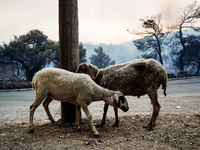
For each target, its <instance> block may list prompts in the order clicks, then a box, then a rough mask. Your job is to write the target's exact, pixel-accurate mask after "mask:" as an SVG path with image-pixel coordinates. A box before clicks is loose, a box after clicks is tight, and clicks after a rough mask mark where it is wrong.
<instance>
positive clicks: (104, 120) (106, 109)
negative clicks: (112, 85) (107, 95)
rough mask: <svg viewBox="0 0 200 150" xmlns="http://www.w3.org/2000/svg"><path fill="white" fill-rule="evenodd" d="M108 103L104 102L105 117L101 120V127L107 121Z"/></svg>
mask: <svg viewBox="0 0 200 150" xmlns="http://www.w3.org/2000/svg"><path fill="white" fill-rule="evenodd" d="M108 106H109V105H108V104H106V103H105V104H104V111H103V118H102V120H101V124H100V125H99V127H103V126H104V124H105V123H106V115H107V112H108Z"/></svg>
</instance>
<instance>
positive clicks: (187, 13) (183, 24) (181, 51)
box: [170, 1, 200, 71]
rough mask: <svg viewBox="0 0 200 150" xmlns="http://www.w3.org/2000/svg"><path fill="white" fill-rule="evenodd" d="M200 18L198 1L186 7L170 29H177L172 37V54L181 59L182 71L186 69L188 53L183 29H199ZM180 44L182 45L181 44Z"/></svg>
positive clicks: (180, 66) (180, 67)
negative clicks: (185, 58) (185, 63)
mask: <svg viewBox="0 0 200 150" xmlns="http://www.w3.org/2000/svg"><path fill="white" fill-rule="evenodd" d="M199 18H200V6H199V5H197V3H196V1H195V2H194V3H192V4H189V5H188V6H187V7H185V8H184V9H183V10H182V11H180V13H179V14H178V15H177V16H176V18H175V19H174V23H173V25H172V26H171V27H170V29H172V30H174V31H176V32H174V33H175V34H174V36H173V37H172V39H171V41H174V42H173V43H172V54H173V55H176V56H177V57H178V58H177V59H178V61H179V67H178V68H179V69H180V71H184V57H185V54H186V46H187V40H185V39H186V38H185V37H186V35H184V33H183V31H184V30H186V29H198V28H199V26H198V24H197V19H199ZM179 45H180V46H179Z"/></svg>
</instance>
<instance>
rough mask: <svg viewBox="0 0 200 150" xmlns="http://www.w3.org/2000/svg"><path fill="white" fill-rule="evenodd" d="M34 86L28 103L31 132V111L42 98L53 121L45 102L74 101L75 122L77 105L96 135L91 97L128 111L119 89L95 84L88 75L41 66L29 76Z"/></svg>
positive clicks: (77, 111)
mask: <svg viewBox="0 0 200 150" xmlns="http://www.w3.org/2000/svg"><path fill="white" fill-rule="evenodd" d="M32 86H33V88H34V89H35V93H36V96H35V101H34V102H33V104H32V105H31V106H30V116H29V117H30V118H29V133H33V132H34V127H33V115H34V111H35V109H36V108H37V107H38V106H39V105H40V104H41V103H42V102H43V101H44V102H43V106H44V109H45V111H46V113H47V115H48V117H49V119H50V120H51V121H52V122H54V120H53V118H52V116H51V114H50V111H49V108H48V105H49V103H50V102H51V101H52V100H53V99H55V100H59V101H62V102H69V103H71V104H74V105H76V122H75V123H76V125H77V127H78V128H80V126H79V115H78V114H80V107H81V108H82V109H83V111H84V112H85V114H86V116H87V118H88V119H89V122H90V124H91V127H92V131H93V132H94V135H95V137H99V132H98V131H97V129H96V127H95V126H94V124H93V121H92V116H91V114H90V112H89V110H88V105H89V104H90V103H92V102H93V101H101V100H103V101H104V102H105V103H107V104H108V105H111V106H115V107H118V108H120V109H122V110H123V111H125V112H126V111H128V109H129V107H128V102H127V100H126V98H125V97H124V96H123V94H122V93H121V92H119V91H112V90H108V89H104V88H102V87H100V86H98V85H97V84H96V83H95V82H94V81H93V80H92V79H91V78H90V77H89V76H88V75H85V74H78V73H72V72H69V71H66V70H64V69H58V68H44V69H42V70H40V71H38V72H37V73H36V75H35V76H34V78H33V80H32Z"/></svg>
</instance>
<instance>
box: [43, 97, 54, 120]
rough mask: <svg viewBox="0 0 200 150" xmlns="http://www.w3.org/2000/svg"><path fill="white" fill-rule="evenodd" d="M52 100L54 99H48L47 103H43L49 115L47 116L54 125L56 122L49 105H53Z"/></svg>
mask: <svg viewBox="0 0 200 150" xmlns="http://www.w3.org/2000/svg"><path fill="white" fill-rule="evenodd" d="M52 100H53V99H52V98H50V97H46V99H45V101H44V102H43V107H44V110H45V111H46V113H47V116H48V117H49V120H51V123H54V122H55V121H54V119H53V117H52V115H51V113H50V111H49V103H51V102H52Z"/></svg>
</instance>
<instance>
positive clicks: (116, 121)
mask: <svg viewBox="0 0 200 150" xmlns="http://www.w3.org/2000/svg"><path fill="white" fill-rule="evenodd" d="M114 112H115V124H114V125H113V127H119V119H118V108H117V107H114Z"/></svg>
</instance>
